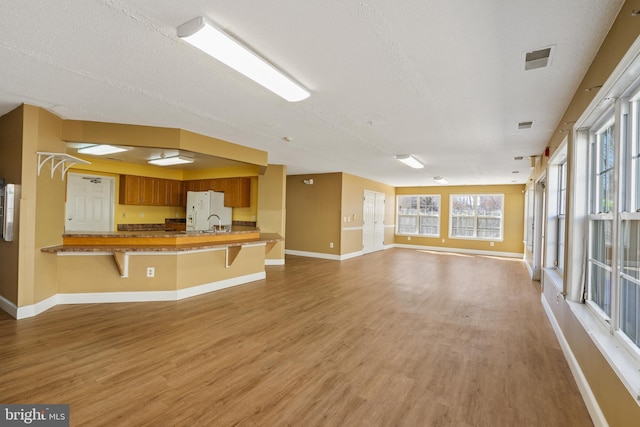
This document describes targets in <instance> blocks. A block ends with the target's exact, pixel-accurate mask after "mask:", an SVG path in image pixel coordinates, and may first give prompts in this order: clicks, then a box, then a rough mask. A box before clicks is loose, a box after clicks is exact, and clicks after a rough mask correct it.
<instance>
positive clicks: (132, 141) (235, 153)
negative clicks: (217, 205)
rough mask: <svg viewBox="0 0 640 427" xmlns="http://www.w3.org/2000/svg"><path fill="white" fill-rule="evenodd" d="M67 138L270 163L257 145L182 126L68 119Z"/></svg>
mask: <svg viewBox="0 0 640 427" xmlns="http://www.w3.org/2000/svg"><path fill="white" fill-rule="evenodd" d="M62 139H63V140H65V141H77V142H93V143H96V144H115V145H130V146H139V147H157V148H179V149H182V150H187V151H193V152H197V153H203V154H209V155H211V156H217V157H222V158H225V159H231V160H237V161H240V162H245V163H251V164H254V165H258V166H261V167H266V166H267V152H266V151H262V150H257V149H255V148H249V147H244V146H242V145H238V144H234V143H231V142H227V141H223V140H221V139H217V138H211V137H208V136H204V135H199V134H196V133H193V132H189V131H186V130H182V129H174V128H162V127H155V126H140V125H128V124H119V123H101V122H88V121H80V120H65V121H64V123H63V129H62Z"/></svg>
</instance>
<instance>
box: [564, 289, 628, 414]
mask: <svg viewBox="0 0 640 427" xmlns="http://www.w3.org/2000/svg"><path fill="white" fill-rule="evenodd" d="M567 305H568V306H569V308H570V309H571V311H572V312H573V314H574V315H575V316H576V318H577V319H578V321H579V322H580V323H581V324H582V327H583V328H584V329H585V331H586V332H587V333H588V334H589V336H590V337H591V339H592V340H593V342H594V344H595V345H596V347H598V350H600V353H602V355H603V356H604V358H605V359H606V360H607V362H608V363H609V365H610V366H611V368H612V369H613V370H614V371H615V373H616V375H617V376H618V378H620V381H622V383H623V384H624V386H625V387H626V389H627V390H628V391H629V393H631V396H632V397H633V398H634V400H635V401H636V403H637V404H638V405H640V361H638V360H637V359H636V358H635V357H634V356H633V355H632V354H631V353H630V352H629V351H628V350H627V349H626V348H624V347H623V345H622V343H621V342H620V341H619V340H618V338H616V337H615V336H614V335H612V334H610V333H609V331H608V329H607V327H606V326H605V325H604V324H603V323H602V322H601V321H600V320H598V319H597V318H595V316H594V314H593V312H592V311H591V309H589V307H587V306H586V305H585V304H580V303H577V302H573V301H567Z"/></svg>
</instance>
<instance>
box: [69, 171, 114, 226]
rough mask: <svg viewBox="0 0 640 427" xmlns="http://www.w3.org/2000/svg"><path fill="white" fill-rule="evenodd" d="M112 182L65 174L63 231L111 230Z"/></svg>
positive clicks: (110, 178)
mask: <svg viewBox="0 0 640 427" xmlns="http://www.w3.org/2000/svg"><path fill="white" fill-rule="evenodd" d="M114 187H115V179H114V178H112V177H106V176H95V175H84V174H75V173H69V174H68V175H67V203H66V220H65V227H64V228H65V231H112V230H113V209H114V199H113V191H114Z"/></svg>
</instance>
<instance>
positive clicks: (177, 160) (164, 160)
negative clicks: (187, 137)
mask: <svg viewBox="0 0 640 427" xmlns="http://www.w3.org/2000/svg"><path fill="white" fill-rule="evenodd" d="M148 163H149V164H152V165H156V166H171V165H181V164H184V163H193V159H192V158H190V157H185V156H173V157H160V158H159V159H151V160H149V162H148Z"/></svg>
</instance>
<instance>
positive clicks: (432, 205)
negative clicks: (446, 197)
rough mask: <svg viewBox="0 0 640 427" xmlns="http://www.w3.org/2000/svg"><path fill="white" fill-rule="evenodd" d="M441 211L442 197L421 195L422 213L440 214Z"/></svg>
mask: <svg viewBox="0 0 640 427" xmlns="http://www.w3.org/2000/svg"><path fill="white" fill-rule="evenodd" d="M439 213H440V197H436V196H424V197H420V215H438V214H439Z"/></svg>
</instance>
